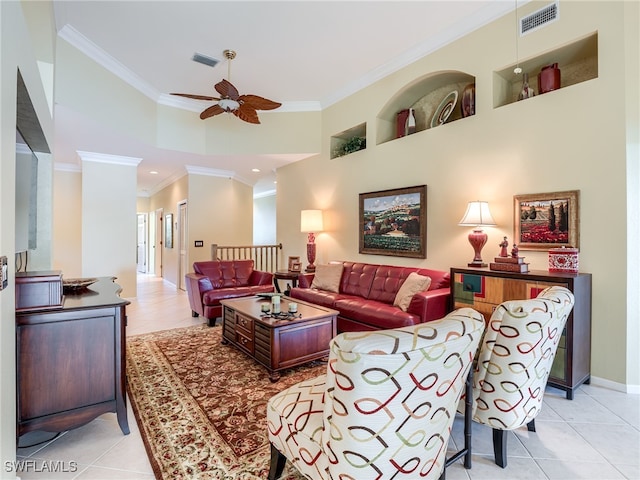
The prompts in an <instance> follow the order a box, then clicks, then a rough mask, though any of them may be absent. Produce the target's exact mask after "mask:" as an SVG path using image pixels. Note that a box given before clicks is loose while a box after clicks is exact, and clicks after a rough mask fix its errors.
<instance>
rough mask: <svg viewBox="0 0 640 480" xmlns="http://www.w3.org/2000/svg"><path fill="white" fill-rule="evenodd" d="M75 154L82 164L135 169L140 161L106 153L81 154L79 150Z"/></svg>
mask: <svg viewBox="0 0 640 480" xmlns="http://www.w3.org/2000/svg"><path fill="white" fill-rule="evenodd" d="M76 153H77V154H78V156H79V157H80V160H82V161H83V162H98V163H110V164H112V165H126V166H130V167H137V166H138V165H139V164H140V162H141V161H142V159H141V158H136V157H126V156H123V155H110V154H108V153H95V152H83V151H81V150H77V151H76Z"/></svg>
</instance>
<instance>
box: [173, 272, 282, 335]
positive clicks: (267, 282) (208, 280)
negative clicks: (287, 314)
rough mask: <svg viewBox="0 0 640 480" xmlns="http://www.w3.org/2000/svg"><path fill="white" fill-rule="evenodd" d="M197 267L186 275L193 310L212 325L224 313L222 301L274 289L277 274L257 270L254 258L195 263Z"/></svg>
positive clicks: (194, 314) (195, 315) (193, 313)
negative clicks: (274, 276) (274, 275)
mask: <svg viewBox="0 0 640 480" xmlns="http://www.w3.org/2000/svg"><path fill="white" fill-rule="evenodd" d="M193 270H194V271H193V273H188V274H186V275H185V280H186V284H187V294H188V296H189V305H190V306H191V312H192V315H193V316H194V317H197V316H199V315H202V316H203V317H205V318H206V319H207V320H208V324H209V326H210V327H213V326H214V325H215V324H216V319H217V318H218V317H221V316H222V305H220V300H224V299H227V298H237V297H248V296H251V295H256V294H257V293H269V292H273V291H274V287H273V274H272V273H269V272H261V271H259V270H254V269H253V260H215V261H213V260H212V261H206V262H194V263H193Z"/></svg>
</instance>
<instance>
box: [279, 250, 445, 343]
mask: <svg viewBox="0 0 640 480" xmlns="http://www.w3.org/2000/svg"><path fill="white" fill-rule="evenodd" d="M332 263H336V262H332ZM338 263H342V265H343V269H342V274H341V276H340V281H339V288H338V291H337V292H334V291H327V290H322V289H317V288H311V286H312V283H313V277H314V274H301V275H300V277H299V279H298V286H297V287H296V288H293V289H291V293H290V295H291V297H292V298H297V299H300V300H305V301H308V302H311V303H315V304H316V305H323V306H326V307H329V308H332V309H334V310H338V311H339V312H340V314H339V315H338V332H354V331H367V330H381V329H389V328H398V327H404V326H408V325H415V324H417V323H423V322H429V321H431V320H437V319H439V318H442V317H444V316H445V315H446V314H447V312H448V310H449V297H450V290H449V280H450V279H449V272H443V271H440V270H431V269H426V268H413V267H398V266H390V265H375V264H370V263H355V262H338ZM412 272H416V273H417V274H419V275H421V276H427V277H429V278H430V279H431V284H430V285H429V287H428V290H425V291H420V292H417V293H415V294H414V295H413V296H412V297H411V300H410V303H409V305H408V308H407V309H406V311H404V310H402V309H401V308H399V307H397V306H394V305H393V304H394V299H395V298H396V294H397V293H398V291H399V289H400V287H401V286H402V284H403V283H404V282H405V280H406V279H407V277H408V276H409V274H410V273H412Z"/></svg>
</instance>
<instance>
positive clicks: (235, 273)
mask: <svg viewBox="0 0 640 480" xmlns="http://www.w3.org/2000/svg"><path fill="white" fill-rule="evenodd" d="M193 271H194V272H196V273H199V274H201V275H206V276H207V277H209V279H210V280H211V285H212V286H213V288H214V289H216V288H226V287H244V286H247V285H249V277H250V276H251V272H253V260H233V261H223V262H216V261H208V262H194V263H193Z"/></svg>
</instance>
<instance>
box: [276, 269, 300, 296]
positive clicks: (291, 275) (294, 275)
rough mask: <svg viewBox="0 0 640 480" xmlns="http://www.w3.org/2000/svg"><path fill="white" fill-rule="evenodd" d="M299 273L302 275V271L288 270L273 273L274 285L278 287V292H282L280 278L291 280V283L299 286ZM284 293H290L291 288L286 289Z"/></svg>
mask: <svg viewBox="0 0 640 480" xmlns="http://www.w3.org/2000/svg"><path fill="white" fill-rule="evenodd" d="M298 275H300V272H290V271H288V270H285V271H280V272H275V273H274V274H273V286H274V287H276V291H277V292H278V293H282V291H281V290H280V285H279V283H278V280H290V281H291V285H292V286H293V287H294V288H295V287H297V286H298ZM287 287H288V286H287ZM284 294H285V295H289V288H287V289H286V290H285V292H284Z"/></svg>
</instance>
